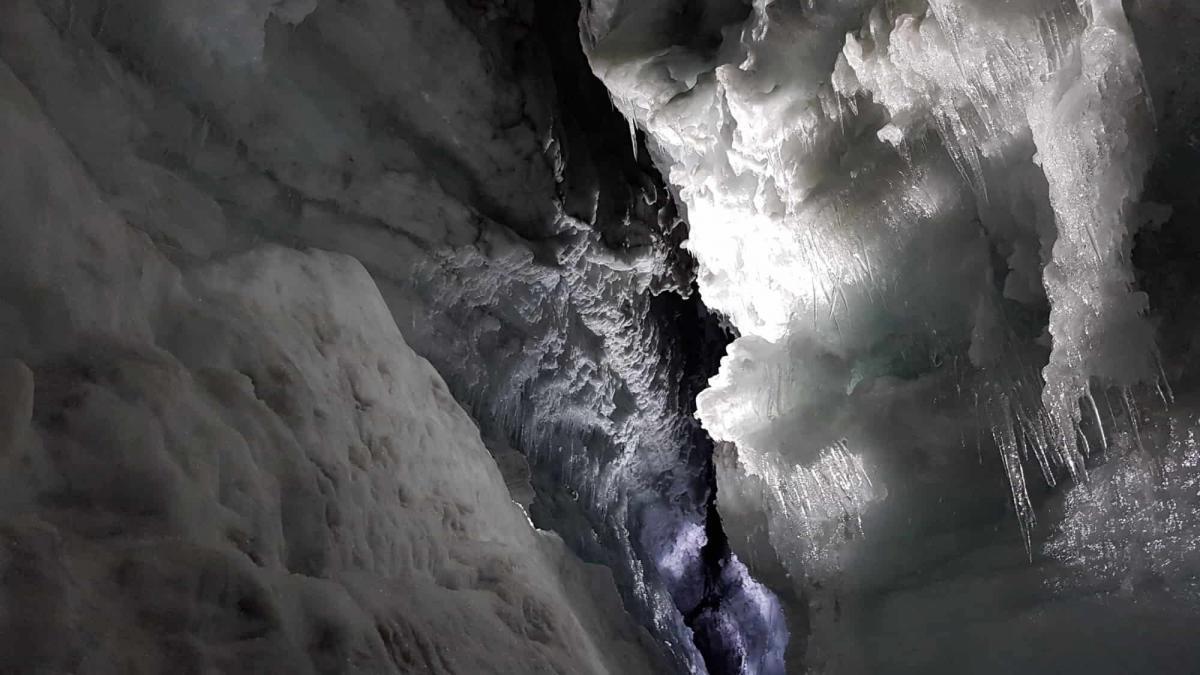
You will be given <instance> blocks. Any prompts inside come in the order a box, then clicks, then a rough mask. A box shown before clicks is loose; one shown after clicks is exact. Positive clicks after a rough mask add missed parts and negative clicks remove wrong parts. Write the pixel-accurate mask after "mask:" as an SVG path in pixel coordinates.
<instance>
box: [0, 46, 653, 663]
mask: <svg viewBox="0 0 1200 675" xmlns="http://www.w3.org/2000/svg"><path fill="white" fill-rule="evenodd" d="M0 138H3V139H4V140H3V143H4V147H5V152H4V154H3V157H2V158H0V317H2V319H0V321H2V326H3V329H2V330H0V353H3V355H4V360H3V361H2V362H0V420H3V427H2V428H3V437H2V439H0V449H2V453H0V462H3V467H4V468H3V472H0V481H2V484H0V531H2V532H3V536H2V537H0V568H2V569H3V574H0V579H2V580H3V581H2V582H0V598H2V602H0V606H2V607H3V611H2V612H0V626H2V628H0V636H2V637H0V640H2V645H0V655H2V656H0V669H2V670H4V671H5V672H14V673H15V672H80V673H85V672H88V673H99V672H122V673H133V672H146V673H156V672H165V671H169V670H179V669H193V670H196V671H198V672H199V671H209V670H213V671H217V672H247V673H264V672H275V673H304V672H350V671H353V672H380V673H382V672H457V673H481V672H494V673H518V672H520V673H526V672H528V673H542V672H544V673H568V672H570V673H574V672H593V673H605V672H620V673H624V672H645V673H656V672H661V668H662V667H663V666H662V664H661V663H660V662H659V661H658V660H657V658H658V657H657V656H656V650H657V646H655V642H654V641H653V640H652V639H651V638H650V636H649V634H647V633H645V632H644V631H643V630H642V629H640V628H637V627H635V625H634V624H633V623H632V622H631V621H630V619H629V617H628V615H626V614H625V613H624V612H623V611H622V610H621V607H620V600H619V597H618V595H617V594H616V589H615V587H614V586H613V584H612V578H611V575H610V574H609V573H608V572H607V571H606V570H603V569H602V568H598V567H595V566H589V565H585V564H583V563H581V562H579V561H578V559H576V558H574V557H573V556H572V554H570V553H569V552H568V551H567V550H566V549H565V547H564V546H563V544H562V542H561V541H560V540H559V539H558V538H557V537H556V536H554V535H551V534H547V533H544V532H539V531H536V530H535V529H534V528H533V527H532V526H531V525H530V524H529V523H528V522H527V520H526V518H525V516H524V514H523V513H522V512H521V510H520V509H519V508H518V506H517V505H516V504H514V503H513V502H512V501H511V499H510V495H509V492H508V490H507V488H506V487H505V484H504V482H503V479H502V477H501V475H500V472H499V470H498V468H497V466H496V464H495V462H494V460H493V459H492V457H491V455H490V454H489V452H488V451H487V449H486V448H485V447H484V445H483V443H482V441H481V440H480V437H479V432H478V430H477V428H476V427H475V425H474V423H473V422H472V420H471V419H470V417H468V415H467V414H466V413H465V412H464V411H463V410H462V409H461V408H460V407H459V405H458V404H457V403H456V402H455V401H454V399H453V397H452V396H451V395H450V393H449V390H448V389H447V387H446V384H445V383H444V381H443V380H442V378H441V377H440V376H439V375H438V374H437V373H436V372H435V371H434V369H433V368H432V367H431V366H430V365H429V363H428V362H427V361H425V360H424V359H422V358H420V357H419V356H417V355H416V354H414V353H413V351H412V350H411V349H410V348H409V347H408V346H407V345H406V344H405V342H404V339H403V338H402V337H401V335H400V332H399V330H398V329H397V327H396V324H395V321H394V319H393V318H392V315H391V313H390V312H389V311H388V308H387V306H386V305H385V303H384V301H383V299H382V297H381V296H380V294H379V292H378V290H377V288H376V286H375V283H374V282H373V281H372V279H371V278H370V276H369V275H368V274H367V272H366V270H365V269H364V268H363V267H362V265H361V264H359V263H358V262H357V261H355V260H354V259H352V258H349V257H347V256H344V255H339V254H330V253H325V252H320V251H307V252H300V251H295V250H292V249H286V248H282V247H278V246H273V245H268V246H264V247H259V248H256V249H254V250H252V251H249V252H247V253H243V254H237V255H233V256H229V257H227V258H222V259H218V260H213V261H211V262H205V263H201V264H188V265H182V266H176V265H175V264H174V263H172V262H170V261H168V260H167V259H166V258H164V257H163V256H162V255H161V254H160V253H159V252H158V250H157V248H156V247H155V246H154V244H153V243H152V242H151V240H150V239H149V238H148V237H147V236H146V235H145V234H143V233H140V232H138V231H136V230H135V229H134V228H131V227H129V226H128V225H127V224H126V223H125V222H124V221H123V220H122V218H121V217H120V215H119V214H118V213H117V212H116V211H115V210H114V209H112V208H111V207H110V206H109V205H108V204H107V203H106V200H105V198H104V195H103V194H102V192H101V191H100V190H98V189H97V187H96V186H95V185H94V184H93V182H92V181H91V180H90V179H89V177H88V176H87V175H86V173H85V172H84V170H83V167H82V166H81V164H80V162H79V160H78V159H77V157H76V156H75V155H74V154H73V153H72V152H71V151H70V149H69V148H68V146H67V145H66V144H65V143H64V142H63V140H62V139H61V138H60V137H59V136H58V134H57V133H56V132H55V131H54V130H53V128H52V126H51V124H50V123H49V121H48V120H47V119H46V118H45V117H44V115H43V114H42V112H41V109H40V107H39V106H38V104H37V102H36V100H35V99H34V98H33V97H32V96H31V95H30V93H29V92H28V91H27V90H26V88H25V87H24V86H23V85H22V84H21V83H20V82H19V81H18V80H17V79H16V78H15V77H14V76H13V74H12V72H11V70H9V68H8V67H7V66H3V65H0Z"/></svg>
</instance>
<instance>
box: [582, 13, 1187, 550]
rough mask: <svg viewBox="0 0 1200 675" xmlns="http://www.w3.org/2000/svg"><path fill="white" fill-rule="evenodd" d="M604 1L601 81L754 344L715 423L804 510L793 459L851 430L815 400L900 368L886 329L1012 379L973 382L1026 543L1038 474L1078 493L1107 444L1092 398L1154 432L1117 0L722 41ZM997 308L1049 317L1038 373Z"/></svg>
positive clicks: (1127, 38) (705, 270)
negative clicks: (678, 36)
mask: <svg viewBox="0 0 1200 675" xmlns="http://www.w3.org/2000/svg"><path fill="white" fill-rule="evenodd" d="M593 4H594V5H595V7H593V9H592V10H591V15H590V17H589V18H588V20H585V22H584V31H585V39H586V41H587V42H588V46H589V54H590V58H591V60H592V65H593V68H594V69H595V71H596V72H597V74H598V75H599V76H600V77H601V78H602V79H603V80H604V81H605V83H606V84H607V85H608V87H609V88H610V90H611V92H612V93H613V98H614V101H615V102H616V103H617V105H618V106H620V107H621V109H622V110H623V112H625V113H626V114H627V115H628V116H629V117H630V118H631V119H632V120H633V121H634V122H635V123H636V124H637V125H638V126H639V127H640V128H642V129H643V130H645V131H646V132H647V134H648V136H649V137H650V139H651V141H652V145H653V148H654V150H655V152H656V153H657V160H658V161H659V162H660V164H662V165H663V166H665V167H668V169H669V170H668V175H669V177H670V180H671V182H672V183H673V184H674V185H675V186H676V187H677V188H678V189H679V192H680V195H681V197H682V199H683V201H684V202H686V204H687V206H688V215H689V220H690V225H691V228H692V229H691V239H690V241H689V243H688V246H689V248H690V249H691V251H692V252H693V253H694V254H695V255H696V257H697V259H698V260H699V262H700V266H701V272H700V279H699V283H700V287H701V291H702V293H703V294H704V297H705V299H706V302H707V303H708V304H709V305H710V306H713V307H715V308H716V309H718V310H720V311H721V312H723V313H725V314H726V315H728V316H729V317H730V319H731V320H732V322H733V323H734V324H735V325H736V326H737V327H738V329H739V330H740V332H741V334H742V336H743V337H742V338H741V339H740V340H739V342H738V343H735V346H734V348H733V349H732V351H731V354H735V355H738V356H737V358H729V359H726V361H725V362H724V363H723V365H722V372H721V375H720V376H718V378H716V379H715V380H714V382H713V386H712V388H711V389H710V390H709V391H707V392H705V395H704V396H703V397H702V400H701V402H700V412H699V415H700V417H701V419H702V420H703V422H704V424H705V426H706V427H707V428H708V429H709V430H710V432H712V433H713V434H714V436H715V437H718V438H720V439H721V440H725V441H729V442H732V443H735V444H736V445H737V447H738V450H739V454H740V456H741V458H742V462H741V465H742V466H743V467H744V469H745V470H746V471H747V472H750V473H751V474H754V475H757V476H758V477H759V478H762V479H764V480H766V481H768V482H769V483H772V484H774V485H776V486H777V489H775V494H776V499H777V500H778V501H779V503H780V506H781V507H782V510H783V511H788V512H792V513H803V512H804V510H805V509H811V507H812V500H811V499H809V498H806V497H805V496H804V495H803V494H801V493H800V492H799V490H793V489H790V488H789V489H784V487H785V486H788V485H792V484H794V481H793V483H789V480H791V479H787V480H785V479H784V478H783V477H781V476H783V475H784V473H786V472H784V473H781V472H780V470H779V469H778V467H781V466H788V465H789V464H802V465H804V466H813V465H814V463H819V462H821V461H824V459H822V458H823V457H826V455H824V454H822V450H821V448H824V447H826V446H827V445H828V442H829V439H831V438H838V437H839V436H840V434H839V433H838V429H837V428H836V425H837V424H839V423H840V422H839V417H838V415H836V414H832V413H830V414H821V413H820V411H829V410H837V409H838V406H839V405H842V404H843V403H844V402H845V401H846V400H847V399H846V397H845V394H846V391H847V390H849V389H853V388H854V386H855V383H857V382H858V381H860V380H861V379H863V378H869V377H870V376H871V375H872V374H879V373H880V372H883V374H888V373H886V372H884V371H886V368H885V367H883V366H880V369H881V370H880V371H879V372H876V371H872V370H871V368H873V367H874V366H872V365H871V363H870V362H869V359H868V358H866V357H865V356H864V354H868V353H869V352H870V349H871V348H873V347H872V345H873V343H872V340H875V341H878V340H879V336H881V335H882V336H886V335H893V334H895V335H905V336H914V335H918V334H922V337H920V338H919V339H917V338H913V339H912V340H909V342H905V343H904V346H903V347H902V348H901V350H907V349H909V345H910V343H911V344H917V343H920V344H932V345H933V346H932V347H930V351H931V352H935V353H936V352H938V351H939V349H941V350H943V351H944V348H946V346H947V345H952V344H955V343H956V341H958V342H962V341H968V342H969V343H970V360H971V362H972V365H973V366H974V367H975V368H976V369H977V370H978V371H979V372H992V373H995V372H1002V371H1003V372H1005V373H1007V374H1005V375H1004V376H1003V377H1002V378H999V379H1002V380H1004V381H1005V382H1009V383H1011V384H1012V387H1013V388H1012V390H1011V391H1003V390H1002V391H999V392H997V391H995V390H994V389H990V388H988V387H990V386H991V385H990V384H988V378H986V377H983V378H979V377H977V378H975V380H974V381H975V382H980V383H981V384H979V385H977V386H979V387H980V388H981V389H983V390H981V391H979V392H977V398H978V399H981V400H985V401H987V405H988V408H989V415H988V417H990V418H991V419H992V420H993V421H992V425H991V426H992V430H993V435H994V438H995V440H996V442H997V444H998V446H999V448H1000V452H1001V457H1002V459H1003V463H1004V465H1005V467H1006V472H1007V474H1008V478H1009V481H1010V484H1011V486H1012V489H1013V501H1014V506H1015V508H1016V511H1017V514H1018V516H1019V517H1020V519H1021V522H1022V528H1023V531H1025V532H1026V538H1027V541H1028V528H1029V526H1030V524H1031V523H1032V519H1033V507H1032V505H1031V503H1030V499H1029V496H1028V492H1027V490H1026V483H1025V481H1026V478H1025V474H1024V470H1023V468H1022V462H1023V460H1028V461H1030V462H1035V461H1036V463H1038V464H1040V465H1041V467H1042V469H1043V471H1042V473H1043V476H1044V478H1045V480H1047V481H1050V482H1054V481H1056V480H1060V479H1061V477H1062V476H1064V475H1066V476H1070V477H1071V478H1072V479H1074V480H1082V479H1083V478H1084V477H1085V459H1086V457H1087V455H1089V454H1090V453H1092V452H1094V451H1096V450H1097V449H1096V448H1093V447H1091V446H1092V443H1091V442H1090V441H1089V440H1088V433H1089V432H1090V433H1092V437H1093V439H1096V438H1098V439H1099V441H1100V444H1103V443H1104V442H1105V441H1104V436H1105V433H1111V431H1112V430H1111V429H1109V430H1108V432H1106V431H1105V429H1104V427H1105V426H1106V422H1105V421H1103V420H1102V419H1101V412H1100V407H1101V406H1099V405H1097V403H1096V396H1097V392H1105V393H1106V399H1107V393H1109V392H1112V393H1114V395H1115V397H1116V398H1117V399H1118V400H1119V407H1121V408H1124V411H1123V412H1121V413H1120V414H1110V415H1109V416H1108V421H1107V426H1109V427H1111V426H1112V425H1113V423H1114V420H1116V419H1118V418H1120V419H1121V420H1123V423H1124V424H1126V425H1133V426H1136V424H1137V420H1138V417H1139V413H1138V411H1137V406H1136V403H1135V402H1134V401H1133V399H1132V397H1131V392H1132V391H1134V390H1135V388H1137V387H1141V386H1146V385H1149V386H1151V387H1152V386H1154V385H1155V384H1156V383H1159V382H1160V380H1159V375H1160V372H1161V369H1160V368H1159V365H1158V362H1157V355H1156V349H1155V346H1154V339H1153V331H1152V329H1151V326H1150V324H1149V323H1148V321H1147V320H1146V318H1145V313H1146V309H1147V304H1148V302H1147V297H1146V295H1145V294H1144V293H1141V292H1138V291H1137V290H1136V289H1135V285H1134V274H1133V267H1132V262H1131V248H1132V240H1133V236H1134V234H1135V231H1136V229H1137V226H1138V222H1139V219H1138V217H1137V214H1136V210H1137V206H1138V203H1139V199H1140V196H1141V192H1142V183H1143V178H1144V175H1145V173H1146V171H1147V170H1148V167H1149V164H1150V161H1151V159H1152V155H1153V149H1154V135H1155V128H1154V111H1153V108H1152V105H1151V102H1150V97H1149V92H1148V91H1147V88H1146V86H1145V81H1144V77H1143V73H1142V65H1141V61H1140V57H1139V54H1138V50H1137V47H1136V45H1135V43H1134V38H1133V34H1132V31H1131V28H1130V26H1129V23H1128V21H1127V18H1126V16H1125V14H1124V10H1123V9H1122V6H1121V2H1120V0H1010V1H1008V2H1003V3H1000V2H995V1H994V0H888V1H880V2H872V1H870V0H827V1H814V2H807V3H782V2H774V1H773V0H755V2H754V3H753V7H752V8H751V9H750V11H749V14H748V16H745V17H744V19H742V20H740V21H737V22H733V23H729V24H726V25H724V26H723V27H721V28H720V31H721V35H722V37H723V39H722V40H721V41H720V46H719V47H716V48H710V49H701V48H698V47H695V46H688V45H685V44H681V41H680V40H674V41H671V40H668V41H666V42H663V41H661V40H659V41H656V40H655V38H654V33H653V31H655V30H659V29H660V28H661V26H662V22H664V21H669V20H670V19H669V8H668V7H667V5H668V3H658V2H649V3H640V4H638V5H637V7H636V8H634V9H631V7H633V5H631V4H630V3H629V2H623V1H621V0H598V1H597V2H595V3H593ZM660 6H661V7H660ZM659 10H661V12H659ZM656 12H658V13H656ZM706 16H707V15H706ZM864 17H866V20H865V22H864V19H863V18H864ZM643 24H644V25H645V26H648V27H649V28H646V29H645V30H642V31H639V29H638V26H639V25H643ZM699 26H700V28H705V27H706V26H705V25H704V17H701V19H700V21H699ZM707 28H712V27H711V26H708V27H707ZM697 30H699V29H697ZM713 30H715V29H713ZM659 32H662V31H661V30H659ZM992 251H994V252H998V253H999V254H1000V255H1002V256H1003V257H1004V259H1005V263H1006V264H1007V268H1008V269H1007V270H1005V277H1004V279H1003V284H1001V286H1002V288H1000V289H997V288H996V287H995V286H996V284H994V283H993V278H994V275H993V274H992V273H991V272H990V271H989V272H985V271H984V270H990V262H989V255H990V252H992ZM1004 303H1009V304H1011V303H1021V304H1024V305H1026V306H1030V307H1039V306H1041V307H1045V306H1048V307H1049V309H1050V315H1049V323H1048V326H1046V327H1045V329H1046V332H1047V333H1048V339H1049V341H1050V356H1049V361H1048V363H1047V365H1046V366H1045V367H1044V368H1043V369H1042V371H1041V374H1040V375H1041V376H1040V378H1036V377H1035V378H1034V381H1033V382H1026V381H1024V378H1025V375H1024V373H1023V371H1022V369H1023V368H1024V369H1025V370H1027V369H1028V368H1027V366H1025V365H1020V366H1013V367H1008V366H1009V365H1011V364H1012V363H1013V362H1014V361H1019V360H1020V359H1019V358H1018V357H1019V356H1021V355H1027V354H1029V353H1031V348H1030V346H1029V344H1028V343H1031V342H1032V341H1031V340H1029V339H1028V338H1026V343H1027V344H1025V345H1023V346H1018V347H1012V346H1011V343H1012V342H1013V341H1014V339H1012V338H998V337H997V334H998V333H1004V334H1006V335H1008V334H1009V333H1011V332H1012V331H1011V330H1010V329H1009V326H1008V323H1007V320H1006V319H1005V317H1004V315H1003V312H1002V311H1001V310H1000V309H999V307H1000V306H1001V305H1002V304H1004ZM822 353H823V354H828V355H832V356H831V357H830V358H824V357H822V356H820V354H822ZM797 354H800V356H799V357H798V356H797ZM1014 355H1016V356H1014ZM831 359H832V360H834V361H836V360H837V359H841V360H842V361H844V364H853V365H844V367H840V366H836V364H835V365H832V366H831V365H829V364H830V363H831ZM785 362H787V363H789V365H788V366H787V367H774V366H770V365H769V364H776V365H778V364H780V363H785ZM864 363H866V365H863V364H864ZM764 364H768V365H764ZM839 368H840V369H839ZM781 373H782V375H781ZM864 373H865V374H864ZM1013 373H1017V374H1013ZM780 377H785V378H787V379H788V380H789V382H784V383H782V384H781V383H779V382H777V380H778V379H779V378H780ZM847 381H848V382H849V385H847V386H844V387H843V386H840V385H838V384H837V383H838V382H842V383H845V382H847ZM993 384H994V382H993ZM789 389H790V391H789ZM1031 389H1034V390H1036V391H1037V395H1036V396H1033V397H1032V400H1031V398H1030V396H1029V395H1028V394H1029V392H1030V390H1031ZM822 397H824V398H822ZM1168 397H1169V394H1165V393H1164V398H1168ZM768 399H770V400H768ZM818 399H820V400H818ZM822 406H824V407H822ZM998 409H999V410H1001V411H1002V412H1001V413H1000V414H995V411H996V410H998ZM814 410H815V411H818V412H813V411H814ZM797 429H799V430H801V433H800V434H798V433H797ZM1096 430H1098V431H1096ZM1135 435H1136V434H1135ZM806 444H807V445H811V446H813V447H808V448H802V449H797V446H804V445H806ZM838 452H839V453H841V452H843V451H842V450H839V451H838ZM756 467H759V468H756ZM755 472H758V473H757V474H755ZM838 508H841V505H838Z"/></svg>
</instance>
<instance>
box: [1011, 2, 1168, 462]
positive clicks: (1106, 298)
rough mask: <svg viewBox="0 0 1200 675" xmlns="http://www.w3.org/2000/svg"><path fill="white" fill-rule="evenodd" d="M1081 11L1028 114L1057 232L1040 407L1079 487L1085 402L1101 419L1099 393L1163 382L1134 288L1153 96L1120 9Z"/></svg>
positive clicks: (1048, 280)
mask: <svg viewBox="0 0 1200 675" xmlns="http://www.w3.org/2000/svg"><path fill="white" fill-rule="evenodd" d="M1080 8H1081V10H1082V11H1083V13H1084V15H1085V16H1086V17H1087V22H1088V25H1087V28H1085V29H1084V31H1083V34H1082V36H1081V38H1080V40H1079V43H1078V45H1077V47H1076V48H1075V49H1074V50H1073V52H1072V53H1071V54H1070V56H1069V57H1068V59H1067V61H1066V63H1065V64H1064V66H1063V68H1062V69H1060V70H1059V71H1058V72H1056V73H1055V74H1054V75H1053V76H1052V77H1051V78H1050V79H1049V80H1048V81H1047V82H1046V83H1045V84H1044V85H1043V86H1042V88H1041V89H1040V91H1038V93H1037V95H1036V96H1035V97H1034V99H1033V101H1032V102H1031V103H1030V106H1029V119H1030V127H1031V129H1032V130H1033V138H1034V142H1035V143H1036V145H1037V156H1036V161H1037V162H1038V163H1039V164H1040V165H1041V167H1042V169H1043V171H1044V172H1045V175H1046V179H1047V182H1048V184H1049V187H1050V203H1051V204H1052V206H1053V207H1054V213H1055V219H1054V220H1055V230H1056V234H1057V237H1056V239H1055V241H1054V246H1053V249H1052V251H1051V253H1050V256H1049V258H1050V259H1049V261H1048V262H1047V265H1046V269H1045V286H1046V294H1047V296H1048V298H1049V300H1050V325H1049V331H1050V335H1051V336H1052V338H1053V347H1052V349H1051V352H1050V362H1049V364H1047V366H1046V368H1045V370H1044V371H1043V377H1044V379H1045V382H1046V386H1045V390H1044V392H1043V394H1042V400H1043V404H1044V405H1045V406H1046V409H1047V410H1048V411H1049V414H1050V417H1051V419H1052V421H1053V424H1054V428H1055V431H1056V438H1055V441H1056V445H1057V446H1058V447H1060V448H1064V452H1065V453H1066V454H1067V456H1068V459H1067V468H1068V469H1069V470H1070V472H1071V475H1072V476H1073V477H1076V478H1078V477H1080V475H1081V474H1082V472H1083V469H1084V467H1083V454H1084V453H1083V452H1082V450H1081V449H1080V448H1079V443H1078V440H1077V439H1078V438H1079V437H1080V431H1079V424H1080V421H1081V419H1082V415H1083V409H1082V407H1081V403H1083V402H1084V401H1085V400H1086V401H1087V402H1088V405H1089V407H1090V412H1092V413H1096V414H1097V417H1096V419H1097V422H1099V420H1100V418H1099V415H1098V412H1097V408H1096V407H1095V400H1094V398H1093V396H1092V393H1091V388H1092V386H1093V384H1095V385H1097V386H1100V387H1105V388H1107V387H1115V388H1118V389H1119V390H1120V391H1121V396H1122V399H1123V400H1124V401H1129V400H1130V398H1129V397H1130V394H1129V389H1130V388H1131V387H1133V386H1134V385H1137V384H1143V383H1150V382H1153V381H1154V380H1155V379H1156V378H1157V375H1158V370H1157V368H1156V363H1155V358H1156V354H1155V346H1154V335H1153V330H1152V328H1151V326H1150V323H1149V322H1148V321H1147V319H1146V312H1147V309H1148V301H1147V297H1146V294H1145V293H1141V292H1137V291H1136V290H1134V287H1135V280H1134V274H1133V263H1132V260H1131V252H1132V248H1133V235H1134V234H1135V232H1136V229H1137V225H1138V222H1137V220H1136V214H1135V211H1134V209H1135V207H1136V205H1137V204H1138V201H1139V198H1140V196H1141V191H1142V181H1143V178H1144V176H1145V174H1146V171H1147V170H1148V168H1149V165H1150V159H1151V157H1152V150H1153V145H1154V116H1153V111H1152V108H1151V104H1150V99H1149V92H1147V91H1146V88H1145V78H1144V76H1143V74H1142V64H1141V59H1140V57H1139V56H1138V52H1137V47H1136V45H1135V44H1134V41H1133V34H1132V31H1131V30H1130V28H1129V24H1128V23H1127V21H1126V19H1125V15H1124V12H1123V10H1122V9H1121V6H1120V3H1119V2H1110V1H1109V0H1091V1H1090V2H1086V3H1081V5H1080ZM1134 408H1135V406H1133V405H1132V404H1131V405H1130V409H1129V413H1130V418H1129V419H1130V421H1131V423H1134V424H1136V418H1137V413H1136V412H1135V410H1134Z"/></svg>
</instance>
